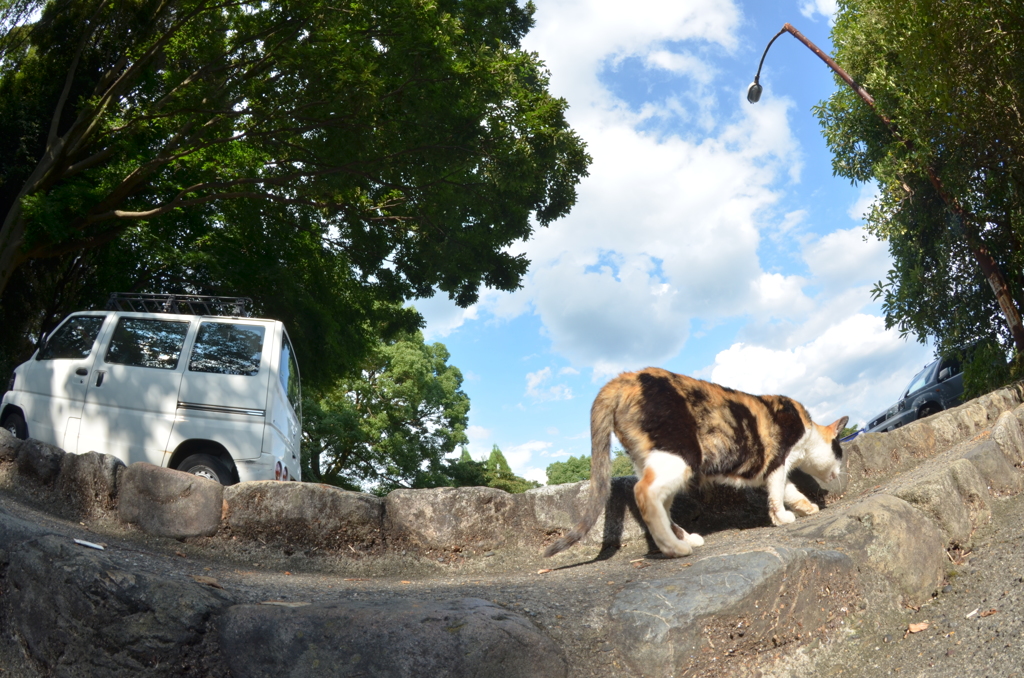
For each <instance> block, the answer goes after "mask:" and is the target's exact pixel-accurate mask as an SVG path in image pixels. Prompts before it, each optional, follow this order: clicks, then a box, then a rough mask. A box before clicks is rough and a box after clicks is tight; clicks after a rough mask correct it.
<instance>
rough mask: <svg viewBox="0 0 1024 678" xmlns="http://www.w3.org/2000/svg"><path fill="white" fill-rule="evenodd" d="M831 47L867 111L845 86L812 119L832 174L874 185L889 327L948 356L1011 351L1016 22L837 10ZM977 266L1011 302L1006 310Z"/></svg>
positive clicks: (1021, 216)
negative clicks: (988, 270) (888, 257)
mask: <svg viewBox="0 0 1024 678" xmlns="http://www.w3.org/2000/svg"><path fill="white" fill-rule="evenodd" d="M832 41H833V44H834V45H835V57H836V61H837V62H839V63H840V64H841V65H842V66H843V67H844V68H845V69H846V70H847V71H849V73H850V74H851V75H852V76H853V77H854V79H855V80H857V81H858V82H859V83H861V84H862V85H864V86H865V88H866V89H867V90H868V91H869V92H870V93H871V94H872V95H873V96H874V98H875V109H871V108H870V107H868V106H867V105H866V104H865V103H864V102H863V101H862V100H861V99H860V98H859V97H857V96H856V95H855V94H854V93H853V92H852V91H851V90H850V89H849V88H848V87H846V86H845V85H842V86H841V87H840V88H839V89H838V90H837V91H836V92H835V93H834V94H833V95H832V96H831V97H830V98H829V99H828V100H827V101H825V102H823V103H822V104H821V105H820V106H819V107H818V108H817V109H816V110H817V113H818V116H819V118H820V120H821V122H822V125H823V127H824V130H825V137H826V140H827V142H828V144H829V146H830V148H831V150H832V152H833V154H834V159H833V168H834V170H835V172H836V173H837V174H839V175H842V176H844V177H847V178H849V179H851V180H853V181H868V180H872V179H873V180H875V181H877V182H878V186H879V198H878V200H877V201H876V203H875V206H874V208H873V209H872V211H871V214H870V215H869V217H868V224H867V228H868V230H869V231H870V232H871V233H873V234H874V235H876V236H877V237H879V238H880V239H883V240H886V241H888V243H889V248H890V252H891V253H892V257H893V269H892V270H891V271H890V272H889V274H888V276H887V278H886V280H885V281H882V282H880V283H879V284H878V285H877V286H876V287H875V290H874V293H875V295H876V298H881V299H882V303H883V308H884V311H885V315H886V324H887V326H888V327H896V328H898V329H899V330H900V332H901V334H903V335H904V336H906V335H908V334H912V335H914V336H916V337H917V338H918V339H919V340H921V341H925V340H926V339H927V338H929V337H930V338H933V339H934V340H935V342H936V345H937V351H938V353H940V354H946V355H948V354H952V353H954V352H957V353H961V354H963V352H964V350H965V349H966V348H967V347H969V346H971V345H973V344H976V343H977V342H979V341H997V342H998V343H1000V344H1002V345H1004V346H1008V345H1010V344H1011V342H1012V341H1013V338H1014V337H1013V335H1012V333H1011V332H1010V328H1009V326H1008V325H1007V322H1006V321H1005V317H1006V316H1008V315H1012V314H1013V313H1015V312H1016V310H1015V309H1014V308H1009V306H1015V307H1016V308H1021V307H1022V302H1024V274H1022V271H1024V246H1022V245H1024V191H1022V188H1024V125H1021V124H1020V113H1019V112H1020V110H1021V105H1022V98H1024V71H1022V69H1021V68H1020V54H1021V53H1022V50H1024V13H1022V12H1021V11H1020V7H1019V6H1017V5H1016V4H1015V3H1006V2H999V1H998V0H980V1H977V2H975V1H973V0H971V1H968V0H954V1H952V2H945V1H941V0H908V1H907V2H901V3H892V2H885V1H884V0H840V11H839V13H838V15H837V17H836V23H835V26H834V28H833V31H832ZM837 82H838V81H837ZM880 116H884V117H885V118H886V119H888V120H889V121H890V124H889V125H887V124H886V123H885V122H883V120H882V117H880ZM986 257H991V258H992V259H993V263H994V264H995V265H996V266H997V267H998V270H999V271H1001V272H1002V277H1003V278H1004V279H1005V282H1006V284H1007V288H1008V290H1009V292H1010V297H1007V298H1006V299H1005V300H1004V303H1003V304H1002V305H1001V304H1000V303H999V302H997V300H996V297H995V296H994V295H993V290H994V289H995V288H997V287H999V280H998V279H997V278H992V277H991V276H990V275H988V274H984V273H983V272H982V265H983V263H984V261H985V259H986Z"/></svg>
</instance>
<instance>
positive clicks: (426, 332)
mask: <svg viewBox="0 0 1024 678" xmlns="http://www.w3.org/2000/svg"><path fill="white" fill-rule="evenodd" d="M411 305H412V306H415V307H416V310H417V311H419V312H420V315H422V316H423V319H424V320H425V321H426V327H425V328H424V329H423V337H424V339H425V340H426V341H436V340H437V339H441V338H444V337H447V336H448V335H449V334H451V333H452V332H453V331H455V330H456V329H458V328H459V327H461V326H462V325H463V323H465V322H466V321H467V320H471V319H474V318H476V317H477V306H478V305H477V304H474V305H472V306H470V307H469V308H459V307H458V306H457V305H456V304H455V302H454V301H452V300H451V299H449V298H448V295H446V294H445V293H443V292H439V293H438V294H435V295H434V296H432V297H430V298H429V299H416V300H414V301H413V302H412V303H411Z"/></svg>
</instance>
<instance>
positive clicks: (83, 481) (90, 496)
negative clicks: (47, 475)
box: [56, 452, 125, 520]
mask: <svg viewBox="0 0 1024 678" xmlns="http://www.w3.org/2000/svg"><path fill="white" fill-rule="evenodd" d="M124 471H125V465H124V462H122V461H121V460H120V459H118V458H117V457H114V456H111V455H109V454H98V453H96V452H87V453H86V454H66V455H64V458H63V459H62V460H61V465H60V475H59V476H58V478H57V484H56V489H57V492H58V493H59V495H60V498H61V500H62V502H61V503H62V507H61V512H62V513H64V514H66V515H70V516H71V517H73V518H76V519H80V520H86V519H91V518H95V519H102V518H103V517H105V516H106V515H107V514H108V512H110V511H111V510H112V509H113V508H114V507H115V506H116V505H117V480H118V475H119V474H120V473H124Z"/></svg>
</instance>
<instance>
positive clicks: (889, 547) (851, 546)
mask: <svg viewBox="0 0 1024 678" xmlns="http://www.w3.org/2000/svg"><path fill="white" fill-rule="evenodd" d="M788 531H789V532H790V533H791V534H793V535H796V536H801V537H810V538H812V539H816V540H817V539H820V540H824V541H825V542H826V543H829V544H830V545H831V546H833V547H834V548H836V549H837V550H841V551H843V552H846V553H849V554H851V556H852V557H853V558H854V559H855V560H856V561H857V563H858V565H861V564H863V565H865V566H867V567H868V568H870V569H871V570H874V571H875V572H876V573H877V574H879V575H881V576H882V577H886V578H887V579H889V580H890V581H891V582H892V583H893V585H894V587H895V591H896V592H897V593H898V594H901V595H902V596H903V598H904V600H905V601H906V602H907V603H910V604H919V603H922V602H924V601H926V600H928V599H930V598H931V595H932V593H933V592H934V591H935V589H936V587H938V585H939V583H941V581H942V578H943V576H944V575H945V564H946V562H947V561H946V550H945V546H946V539H945V538H944V537H943V535H942V532H940V531H939V528H938V527H937V526H936V525H935V523H934V522H932V521H931V520H930V519H929V518H928V517H927V516H926V515H925V514H924V513H923V512H921V511H919V510H918V509H915V508H914V507H913V506H911V505H910V504H908V503H907V502H906V501H904V500H902V499H900V498H898V497H894V496H892V495H889V494H876V495H872V496H869V497H866V498H864V499H861V500H859V501H857V502H854V503H853V504H851V505H849V506H847V507H844V508H843V509H842V510H841V511H837V512H831V511H830V512H826V513H823V514H822V515H820V516H819V517H818V519H817V520H814V521H811V522H807V523H804V524H799V523H797V524H796V525H795V526H790V527H789V528H788ZM911 546H912V547H911Z"/></svg>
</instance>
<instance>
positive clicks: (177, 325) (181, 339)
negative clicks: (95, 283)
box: [104, 318, 189, 370]
mask: <svg viewBox="0 0 1024 678" xmlns="http://www.w3.org/2000/svg"><path fill="white" fill-rule="evenodd" d="M188 325H189V324H188V322H180V321H178V322H176V321H173V320H152V319H149V318H121V319H120V320H118V321H117V327H115V328H114V336H113V337H111V339H110V348H108V349H107V355H106V357H105V358H104V360H105V361H106V362H108V363H113V364H116V365H130V366H133V367H156V368H159V369H162V370H173V369H175V368H176V367H178V357H179V356H180V355H181V346H182V344H184V343H185V335H186V334H188Z"/></svg>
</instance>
